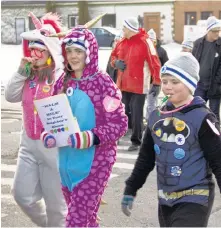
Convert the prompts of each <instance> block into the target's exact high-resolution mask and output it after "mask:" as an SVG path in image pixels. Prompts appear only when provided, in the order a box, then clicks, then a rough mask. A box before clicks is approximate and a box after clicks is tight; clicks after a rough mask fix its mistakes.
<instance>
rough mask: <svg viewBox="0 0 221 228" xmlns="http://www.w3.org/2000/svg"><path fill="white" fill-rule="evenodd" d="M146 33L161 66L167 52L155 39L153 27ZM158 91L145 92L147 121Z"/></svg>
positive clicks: (154, 106) (165, 59)
mask: <svg viewBox="0 0 221 228" xmlns="http://www.w3.org/2000/svg"><path fill="white" fill-rule="evenodd" d="M147 33H148V35H149V38H150V39H151V41H152V42H153V45H154V47H155V48H156V50H157V55H158V57H159V59H160V64H161V66H163V65H164V64H165V62H167V61H168V60H169V59H168V55H167V52H166V50H165V49H164V48H163V47H161V42H160V40H159V39H157V35H156V33H155V31H154V30H153V29H150V30H149V31H148V32H147ZM150 83H151V84H152V78H151V81H150ZM159 93H160V90H159V92H158V93H147V98H146V100H147V109H146V118H145V119H146V121H147V122H148V118H149V115H150V113H151V112H152V111H153V110H154V109H155V108H156V106H157V100H158V95H159Z"/></svg>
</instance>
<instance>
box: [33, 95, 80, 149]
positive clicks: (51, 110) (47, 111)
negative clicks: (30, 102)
mask: <svg viewBox="0 0 221 228" xmlns="http://www.w3.org/2000/svg"><path fill="white" fill-rule="evenodd" d="M34 104H35V107H36V109H37V111H38V115H39V117H40V119H41V122H42V124H43V126H44V129H45V131H47V132H48V133H50V134H52V135H53V136H54V137H55V139H56V146H57V147H63V146H67V145H68V143H67V141H68V137H69V136H70V134H73V133H75V132H79V131H80V128H79V125H78V122H77V119H76V118H75V117H74V116H73V114H72V111H71V107H70V105H69V102H68V98H67V95H66V94H59V95H56V96H51V97H47V98H44V99H41V100H35V101H34Z"/></svg>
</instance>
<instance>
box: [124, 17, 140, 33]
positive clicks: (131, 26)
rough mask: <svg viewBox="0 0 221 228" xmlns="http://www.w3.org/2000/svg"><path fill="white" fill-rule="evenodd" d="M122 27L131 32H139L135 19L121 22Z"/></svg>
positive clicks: (130, 18) (131, 18)
mask: <svg viewBox="0 0 221 228" xmlns="http://www.w3.org/2000/svg"><path fill="white" fill-rule="evenodd" d="M123 26H125V27H126V28H128V29H130V30H131V31H133V32H139V30H138V29H139V23H138V20H137V18H136V17H129V18H127V19H125V20H124V21H123Z"/></svg>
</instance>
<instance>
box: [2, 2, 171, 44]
mask: <svg viewBox="0 0 221 228" xmlns="http://www.w3.org/2000/svg"><path fill="white" fill-rule="evenodd" d="M174 1H175V0H155V1H153V0H143V1H137V0H128V1H126V0H125V1H88V2H89V14H90V17H91V18H94V17H96V16H98V15H99V14H101V13H107V14H106V15H105V16H104V18H102V20H101V21H99V22H98V23H97V24H96V26H110V25H111V26H113V27H116V28H122V22H123V20H124V19H125V18H127V17H131V16H133V17H137V18H139V22H140V25H141V26H143V27H144V28H145V29H146V30H149V29H151V28H153V29H154V30H155V31H156V33H157V35H158V37H159V38H160V39H161V41H162V42H163V43H169V42H172V41H173V35H174V31H173V28H174V16H173V15H174ZM55 2H56V11H57V12H58V14H60V15H61V17H62V21H63V25H64V26H65V27H67V28H71V27H73V26H75V25H77V23H78V22H77V18H78V16H77V15H78V8H77V2H74V3H73V1H55ZM30 11H32V12H34V14H35V15H36V16H37V17H41V16H42V15H44V14H45V1H2V9H1V13H2V14H1V20H2V23H1V39H2V43H18V44H19V43H21V39H20V36H19V35H20V34H21V32H23V31H27V30H29V29H33V25H32V22H31V20H30V18H29V17H28V13H29V12H30Z"/></svg>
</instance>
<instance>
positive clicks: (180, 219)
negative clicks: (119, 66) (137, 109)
mask: <svg viewBox="0 0 221 228" xmlns="http://www.w3.org/2000/svg"><path fill="white" fill-rule="evenodd" d="M161 80H162V90H163V93H164V94H165V96H166V97H165V99H164V102H165V103H166V104H165V105H161V106H162V107H159V108H158V109H156V110H155V111H153V112H152V113H151V115H150V118H149V121H148V126H147V128H146V131H145V135H144V138H143V143H142V146H141V148H140V153H139V156H138V159H137V161H136V164H135V167H134V170H133V172H132V174H131V176H130V177H129V178H128V179H127V180H126V188H125V190H124V196H123V199H122V203H121V204H122V211H123V213H124V214H126V215H127V216H130V214H131V209H132V205H133V201H134V199H135V197H136V194H137V191H138V189H140V188H141V187H142V186H143V184H144V183H145V181H146V178H147V176H148V175H149V173H150V172H151V171H152V170H153V169H154V166H155V164H156V167H157V185H158V199H159V214H158V217H159V223H160V226H161V227H180V226H182V227H205V226H207V223H208V219H209V216H210V213H211V209H212V205H213V201H214V188H215V187H214V182H213V179H212V173H213V174H214V175H215V177H216V180H217V183H218V186H219V189H220V190H221V136H220V127H219V123H218V120H217V118H216V116H215V115H214V114H213V113H212V112H211V110H210V109H208V108H207V107H206V103H205V101H204V100H203V99H201V98H200V97H193V94H194V91H195V89H196V86H197V82H198V80H199V64H198V62H197V60H196V59H195V57H193V55H192V54H191V53H181V54H180V55H179V56H177V57H175V58H174V59H171V60H169V61H168V62H167V63H166V64H165V65H164V67H162V69H161Z"/></svg>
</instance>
